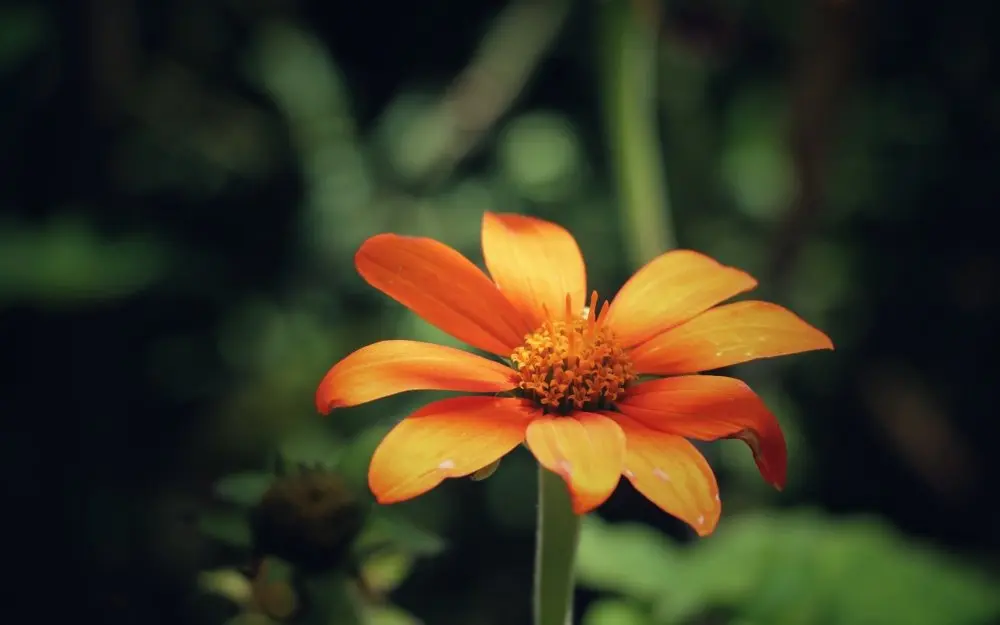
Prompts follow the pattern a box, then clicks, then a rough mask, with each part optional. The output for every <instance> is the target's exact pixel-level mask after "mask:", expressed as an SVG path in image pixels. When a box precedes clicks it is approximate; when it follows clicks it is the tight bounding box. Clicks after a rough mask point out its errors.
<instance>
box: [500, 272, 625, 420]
mask: <svg viewBox="0 0 1000 625" xmlns="http://www.w3.org/2000/svg"><path fill="white" fill-rule="evenodd" d="M596 308H597V293H596V292H595V293H593V294H592V295H591V298H590V306H588V307H587V308H585V309H584V311H583V314H582V315H578V314H572V307H571V302H570V298H569V296H567V297H566V310H565V314H564V315H563V317H562V319H551V318H550V319H549V320H548V321H546V322H545V323H544V324H542V327H540V328H539V329H538V330H536V331H534V332H532V333H531V334H528V335H527V336H525V338H524V344H522V345H521V346H520V347H518V348H517V349H515V350H514V353H513V354H511V356H510V360H511V363H512V364H513V366H514V369H515V370H516V371H517V372H518V374H519V375H520V380H519V381H518V389H519V391H520V393H521V395H522V396H524V397H526V398H528V399H531V400H533V401H535V402H537V403H538V404H539V405H541V407H542V409H543V410H544V411H545V412H548V413H557V414H567V413H569V412H572V411H573V410H600V409H608V408H611V407H612V406H613V403H614V401H615V400H616V399H617V398H618V397H620V396H621V395H622V394H623V393H624V392H625V388H626V387H627V386H628V385H629V383H631V382H632V381H634V380H635V378H636V375H635V370H634V368H633V367H632V362H631V361H630V360H629V358H628V354H627V353H626V352H625V350H624V349H622V347H621V345H620V344H619V343H618V342H617V341H616V340H615V337H614V334H613V333H612V332H611V330H610V329H609V328H608V327H606V326H605V325H604V324H603V323H602V321H603V319H604V318H605V317H606V314H605V313H606V312H607V309H608V302H607V301H605V302H604V306H603V307H602V308H601V311H600V313H596Z"/></svg>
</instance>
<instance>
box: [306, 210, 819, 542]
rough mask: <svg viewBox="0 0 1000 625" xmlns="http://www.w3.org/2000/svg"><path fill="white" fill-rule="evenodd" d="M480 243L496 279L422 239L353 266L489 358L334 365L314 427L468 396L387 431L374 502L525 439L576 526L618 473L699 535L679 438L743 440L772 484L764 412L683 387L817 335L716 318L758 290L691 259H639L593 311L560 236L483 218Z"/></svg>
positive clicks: (762, 312)
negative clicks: (359, 410)
mask: <svg viewBox="0 0 1000 625" xmlns="http://www.w3.org/2000/svg"><path fill="white" fill-rule="evenodd" d="M482 236H483V256H484V258H485V261H486V267H487V269H488V270H489V273H490V275H491V276H492V278H493V279H492V280H491V279H490V278H489V277H487V276H486V274H485V273H483V272H482V271H481V270H480V269H479V268H477V267H476V266H475V265H474V264H473V263H472V262H470V261H469V260H468V259H466V258H465V257H464V256H462V255H461V254H459V253H458V252H457V251H455V250H454V249H452V248H450V247H448V246H446V245H444V244H442V243H439V242H437V241H434V240H432V239H427V238H418V237H406V236H399V235H395V234H379V235H376V236H373V237H372V238H370V239H368V240H367V241H366V242H365V243H364V244H363V245H362V246H361V249H359V250H358V253H357V255H356V256H355V264H356V266H357V269H358V272H359V273H360V274H361V276H362V277H363V278H364V279H365V280H366V281H368V283H369V284H371V285H372V286H374V287H375V288H377V289H379V290H380V291H382V292H383V293H385V294H386V295H388V296H389V297H391V298H393V299H395V300H397V301H398V302H400V303H401V304H403V305H404V306H406V307H408V308H409V309H410V310H412V311H413V312H415V313H416V314H417V315H419V316H420V317H422V318H423V319H425V320H426V321H427V322H429V323H431V324H433V325H435V326H437V327H438V328H440V329H441V330H444V331H445V332H448V333H449V334H451V335H452V336H455V337H456V338H458V339H460V340H462V341H464V342H465V343H468V344H469V345H472V346H473V347H477V348H479V349H481V350H483V351H485V352H489V353H491V354H494V355H496V356H499V357H500V358H501V359H502V360H503V362H502V363H501V362H498V361H496V360H490V359H487V358H484V357H482V356H478V355H475V354H472V353H469V352H465V351H461V350H457V349H453V348H450V347H444V346H441V345H433V344H429V343H421V342H416V341H381V342H378V343H375V344H373V345H368V346H367V347H362V348H361V349H359V350H357V351H355V352H354V353H352V354H350V355H349V356H347V357H346V358H344V359H343V360H341V361H340V362H339V363H337V364H336V365H335V366H334V367H333V368H332V369H330V371H329V372H328V373H327V374H326V377H324V378H323V381H322V382H321V383H320V385H319V388H318V390H317V392H316V405H317V408H318V409H319V410H320V412H322V413H327V412H329V411H331V410H333V409H334V408H340V407H345V406H356V405H358V404H363V403H365V402H369V401H372V400H375V399H379V398H382V397H386V396H389V395H393V394H395V393H400V392H403V391H411V390H445V391H463V392H467V393H481V394H480V395H470V396H463V397H457V398H452V399H444V400H441V401H436V402H433V403H431V404H429V405H427V406H425V407H423V408H422V409H420V410H418V411H417V412H415V413H414V414H412V415H410V416H409V417H407V418H406V419H404V420H403V421H402V422H400V423H399V424H398V425H397V426H396V427H395V428H394V429H393V430H392V431H390V432H389V433H388V434H387V435H386V437H385V438H384V439H383V440H382V442H381V443H380V444H379V446H378V448H377V449H376V450H375V453H374V455H373V456H372V459H371V467H370V469H369V473H368V480H369V485H370V487H371V490H372V492H373V493H374V494H375V497H376V498H377V500H378V501H379V502H381V503H392V502H398V501H403V500H406V499H410V498H412V497H416V496H417V495H420V494H422V493H425V492H427V491H428V490H430V489H432V488H434V487H435V486H437V485H438V484H440V483H441V482H442V481H443V480H444V479H445V478H450V477H459V476H467V475H470V474H472V473H475V472H476V471H479V470H480V469H483V468H485V467H488V466H490V465H491V464H493V463H494V462H496V461H498V460H499V459H500V458H501V457H502V456H504V455H505V454H507V453H508V452H509V451H511V450H512V449H514V448H515V447H516V446H517V445H519V444H520V443H522V442H526V443H527V446H528V448H529V449H530V450H531V452H532V453H533V454H534V455H535V458H537V459H538V462H539V463H541V465H542V466H544V467H545V468H547V469H549V470H551V471H553V472H556V473H558V474H559V475H561V476H562V477H563V479H564V480H565V481H566V484H567V485H568V487H569V491H570V493H571V495H572V500H573V507H574V510H575V511H576V512H577V513H578V514H583V513H585V512H588V511H590V510H592V509H594V508H595V507H597V506H599V505H600V504H601V503H603V502H604V501H605V500H606V499H607V498H608V496H610V494H611V493H612V492H613V491H614V489H615V487H616V486H617V484H618V481H619V479H620V477H621V476H622V475H624V476H625V477H626V478H627V479H628V480H629V481H630V482H632V484H633V485H634V486H635V488H636V489H637V490H638V491H639V492H640V493H642V494H643V495H644V496H645V497H647V498H648V499H649V500H650V501H651V502H653V503H654V504H656V505H657V506H659V507H660V508H662V509H663V510H665V511H666V512H668V513H670V514H672V515H674V516H676V517H678V518H680V519H682V520H683V521H685V522H687V523H688V524H690V525H691V526H692V527H693V528H694V529H695V530H696V531H697V532H698V533H699V534H701V535H706V534H709V533H711V532H712V530H713V529H714V528H715V525H716V523H717V522H718V519H719V514H720V511H721V504H720V502H719V495H718V485H717V484H716V480H715V475H714V474H713V472H712V469H711V468H710V467H709V466H708V463H707V462H706V461H705V458H704V457H703V456H702V455H701V453H699V452H698V450H697V449H696V448H695V447H694V445H692V444H691V443H690V442H688V440H687V439H689V438H692V439H697V440H705V441H710V440H716V439H719V438H740V439H742V440H744V441H745V442H746V443H747V444H748V445H749V446H750V448H751V449H752V451H753V454H754V458H755V460H756V462H757V466H758V468H759V469H760V472H761V475H763V476H764V478H765V479H766V480H767V481H768V482H770V483H771V484H773V485H774V486H775V487H777V488H782V487H783V486H784V483H785V468H786V449H785V439H784V436H783V435H782V432H781V428H780V426H779V425H778V422H777V420H776V419H775V418H774V415H772V414H771V412H770V411H769V410H768V409H767V407H766V406H765V405H764V403H763V402H762V401H761V400H760V398H759V397H757V395H756V394H755V393H754V392H753V391H751V390H750V388H749V387H747V385H746V384H744V383H743V382H741V381H739V380H736V379H733V378H728V377H722V376H715V375H696V374H700V373H701V372H703V371H709V370H712V369H718V368H720V367H726V366H729V365H734V364H737V363H741V362H746V361H748V360H754V359H757V358H768V357H771V356H781V355H785V354H794V353H797V352H804V351H809V350H815V349H833V344H832V343H831V342H830V339H829V338H827V336H826V335H825V334H823V333H822V332H820V331H819V330H817V329H816V328H813V327H812V326H810V325H809V324H807V323H806V322H804V321H802V320H801V319H799V318H798V317H797V316H795V315H794V314H793V313H791V312H789V311H788V310H786V309H784V308H782V307H780V306H776V305H774V304H769V303H767V302H759V301H741V302H736V303H731V304H725V305H722V306H718V304H720V303H721V302H723V301H725V300H727V299H729V298H731V297H733V296H735V295H737V294H739V293H743V292H745V291H749V290H750V289H752V288H754V287H755V286H756V284H757V282H756V280H754V279H753V278H752V277H750V276H749V275H747V274H746V273H744V272H742V271H740V270H738V269H734V268H732V267H726V266H724V265H721V264H719V263H717V262H716V261H714V260H712V259H710V258H708V257H706V256H703V255H702V254H699V253H697V252H692V251H687V250H677V251H671V252H667V253H665V254H663V255H661V256H659V257H658V258H656V259H654V260H652V261H651V262H650V263H649V264H647V265H646V266H645V267H643V268H642V269H640V270H639V271H638V272H637V273H636V274H635V275H634V276H632V278H631V279H629V280H628V282H626V283H625V285H624V286H623V287H622V289H621V291H619V292H618V295H617V296H616V297H615V298H614V300H613V301H611V302H610V304H609V302H607V301H605V302H604V303H603V305H602V306H601V307H600V310H599V311H598V298H597V293H596V292H595V293H592V294H591V296H590V299H589V302H588V300H587V278H586V271H585V269H584V262H583V257H582V256H581V254H580V249H579V247H578V246H577V244H576V241H575V240H574V238H573V236H572V235H571V234H570V233H569V232H567V231H566V230H564V229H563V228H561V227H559V226H557V225H555V224H552V223H549V222H546V221H542V220H539V219H534V218H531V217H524V216H520V215H497V214H493V213H486V215H485V216H484V218H483V231H482ZM587 303H589V306H585V304H587ZM640 375H647V376H648V375H652V376H671V377H660V378H658V379H652V380H648V381H640V380H639V377H638V376H640Z"/></svg>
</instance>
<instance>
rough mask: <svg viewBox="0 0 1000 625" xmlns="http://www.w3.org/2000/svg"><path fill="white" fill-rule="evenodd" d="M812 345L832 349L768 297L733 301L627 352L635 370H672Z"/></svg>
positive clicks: (823, 337)
mask: <svg viewBox="0 0 1000 625" xmlns="http://www.w3.org/2000/svg"><path fill="white" fill-rule="evenodd" d="M815 349H833V343H832V342H831V341H830V338H829V337H828V336H827V335H825V334H823V333H822V332H820V331H819V330H817V329H816V328H814V327H812V326H811V325H809V324H808V323H806V322H805V321H803V320H802V319H800V318H798V317H797V316H795V314H794V313H792V312H791V311H789V310H787V309H785V308H782V307H781V306H778V305H777V304H770V303H768V302H735V303H733V304H726V305H725V306H719V307H718V308H713V309H712V310H709V311H707V312H705V313H703V314H701V315H698V316H697V317H695V318H694V319H692V320H691V321H688V322H687V323H685V324H682V325H680V326H678V327H676V328H674V329H672V330H668V331H667V332H664V333H663V334H661V335H659V336H656V337H654V338H652V339H650V340H648V341H646V342H645V343H643V344H642V345H639V346H638V347H636V348H635V349H634V350H632V351H631V352H629V356H630V357H631V358H632V364H633V365H635V368H636V371H638V372H640V373H652V374H658V375H674V374H678V373H697V372H699V371H708V370H710V369H718V368H720V367H728V366H729V365H735V364H738V363H741V362H746V361H748V360H756V359H757V358H770V357H773V356H784V355H787V354H797V353H799V352H808V351H812V350H815Z"/></svg>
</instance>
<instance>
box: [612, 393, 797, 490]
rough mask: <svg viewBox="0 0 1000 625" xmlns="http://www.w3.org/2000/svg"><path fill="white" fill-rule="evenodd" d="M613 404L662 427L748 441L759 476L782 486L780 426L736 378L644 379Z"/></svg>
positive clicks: (785, 453)
mask: <svg viewBox="0 0 1000 625" xmlns="http://www.w3.org/2000/svg"><path fill="white" fill-rule="evenodd" d="M618 409H619V410H620V411H621V412H622V413H624V414H625V415H626V416H629V417H632V418H633V419H636V420H637V421H639V422H640V423H642V424H643V425H645V426H646V427H648V428H652V429H654V430H659V431H661V432H667V433H670V434H677V435H678V436H685V437H687V438H696V439H699V440H705V441H712V440H716V439H719V438H739V439H741V440H742V441H744V442H745V443H747V445H749V446H750V449H751V451H753V456H754V461H756V463H757V468H758V469H759V470H760V474H761V475H762V476H763V477H764V479H765V480H767V482H768V483H770V484H772V485H773V486H774V487H775V488H778V489H781V488H784V487H785V473H786V470H787V467H788V450H787V448H786V447H785V436H784V434H783V433H782V431H781V426H780V425H779V424H778V420H777V419H776V418H775V417H774V415H773V414H772V413H771V411H770V410H768V409H767V406H765V405H764V402H763V401H761V399H760V397H758V396H757V394H756V393H754V392H753V391H752V390H750V387H749V386H747V385H746V384H744V383H743V382H741V381H740V380H736V379H734V378H726V377H722V376H716V375H688V376H682V377H675V378H663V379H660V380H652V381H649V382H643V383H642V384H638V385H636V386H635V387H633V388H631V389H629V392H628V395H627V396H626V397H625V399H624V400H623V401H622V402H620V403H619V404H618Z"/></svg>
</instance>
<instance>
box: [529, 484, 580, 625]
mask: <svg viewBox="0 0 1000 625" xmlns="http://www.w3.org/2000/svg"><path fill="white" fill-rule="evenodd" d="M579 537H580V517H579V516H577V515H576V514H575V513H574V512H573V506H572V503H571V501H570V498H569V491H568V490H567V488H566V483H565V482H563V479H562V477H560V476H559V475H557V474H555V473H552V472H551V471H548V470H547V469H545V468H543V467H542V466H539V467H538V534H537V537H536V541H537V542H536V544H535V588H534V605H533V613H534V625H571V624H572V622H573V585H574V578H573V569H574V564H575V561H576V545H577V542H578V541H579Z"/></svg>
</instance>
